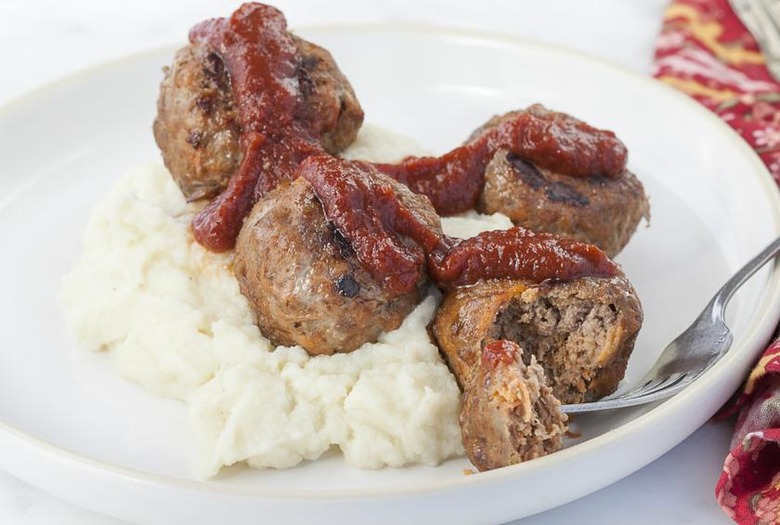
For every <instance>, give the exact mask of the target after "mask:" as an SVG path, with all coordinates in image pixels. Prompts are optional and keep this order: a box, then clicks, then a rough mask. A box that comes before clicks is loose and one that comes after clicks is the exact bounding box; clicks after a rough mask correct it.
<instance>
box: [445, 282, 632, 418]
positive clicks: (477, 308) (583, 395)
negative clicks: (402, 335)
mask: <svg viewBox="0 0 780 525" xmlns="http://www.w3.org/2000/svg"><path fill="white" fill-rule="evenodd" d="M641 325H642V307H641V304H640V302H639V299H638V297H637V295H636V292H635V291H634V289H633V287H632V286H631V284H630V283H629V282H628V280H627V279H626V278H625V277H624V276H622V275H618V276H615V277H609V278H604V277H583V278H580V279H575V280H571V281H552V280H548V281H544V282H542V283H533V282H529V281H524V280H506V279H502V280H490V281H482V282H480V283H477V284H475V285H472V286H464V287H460V288H456V289H454V290H453V291H451V292H449V293H447V294H446V295H445V297H444V300H443V302H442V305H441V307H440V308H439V311H438V313H437V315H436V319H435V321H434V324H433V333H434V335H435V337H436V340H437V341H438V344H439V348H441V350H442V352H443V353H444V355H445V356H446V358H447V361H448V363H449V366H450V368H451V369H452V371H453V373H454V374H455V377H456V378H457V379H458V382H459V383H460V385H461V387H464V385H467V384H468V383H469V382H470V380H471V379H470V378H471V375H472V374H473V373H474V371H475V370H476V367H477V365H478V363H479V359H480V354H481V349H482V345H483V343H484V342H485V341H492V340H508V341H512V342H514V343H517V344H518V345H519V346H520V347H521V348H522V349H523V356H524V357H523V359H524V361H525V364H526V365H529V364H530V358H531V356H534V357H535V358H536V360H537V361H538V362H539V364H540V365H541V367H542V368H543V369H544V372H545V381H546V383H547V384H548V385H549V386H550V388H551V389H552V392H553V395H555V397H557V398H558V399H559V400H560V401H561V402H563V403H582V402H586V401H594V400H596V399H599V398H601V397H603V396H606V395H608V394H610V393H612V392H613V391H614V390H615V389H616V388H617V385H618V383H619V382H620V380H621V379H622V378H623V374H624V373H625V370H626V365H627V364H628V358H629V356H630V355H631V351H632V350H633V348H634V343H635V341H636V337H637V334H638V332H639V328H640V327H641Z"/></svg>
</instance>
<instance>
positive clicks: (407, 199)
mask: <svg viewBox="0 0 780 525" xmlns="http://www.w3.org/2000/svg"><path fill="white" fill-rule="evenodd" d="M376 176H378V177H379V176H380V175H376ZM388 184H392V186H393V188H394V191H395V192H396V193H397V194H398V195H399V197H400V199H401V200H402V201H403V202H404V204H406V205H407V206H411V207H414V208H415V209H416V210H418V212H419V213H421V214H424V215H425V216H426V217H427V218H428V220H429V221H430V222H431V223H432V224H433V225H436V227H439V226H438V225H439V219H438V217H437V216H436V214H435V212H434V211H433V208H432V207H431V205H430V203H429V202H428V200H427V199H426V198H425V197H422V196H419V195H416V194H413V193H412V192H411V191H410V190H408V189H407V188H406V187H405V186H403V185H401V184H400V183H397V182H395V181H391V180H389V179H388ZM233 269H234V272H235V274H236V277H237V278H238V282H239V285H240V288H241V292H242V293H243V294H244V295H245V296H246V297H247V299H248V300H249V303H250V305H251V306H252V309H253V311H254V313H255V317H256V321H257V324H258V326H259V327H260V330H261V331H262V332H263V334H264V335H265V336H266V337H268V338H269V339H271V341H272V342H274V343H275V344H280V345H295V344H297V345H300V346H302V347H303V348H305V349H306V350H307V351H308V352H309V353H310V354H332V353H334V352H349V351H351V350H354V349H356V348H358V347H359V346H360V345H362V344H363V343H366V342H373V341H375V340H376V338H377V336H378V335H379V334H380V333H381V332H382V331H389V330H393V329H395V328H398V327H399V326H400V325H401V322H402V321H403V319H404V318H405V317H406V316H407V315H408V314H409V313H410V312H411V311H412V310H413V309H414V307H415V306H416V305H417V303H418V302H419V301H420V299H421V297H422V294H423V292H424V290H425V289H426V287H427V285H428V280H427V277H426V276H425V272H424V271H422V273H421V275H422V277H421V278H420V280H419V281H418V283H417V286H416V287H415V288H414V290H413V291H412V292H411V293H407V294H403V295H400V296H396V297H392V298H391V297H389V296H388V294H387V293H385V292H384V291H383V290H382V288H381V286H380V284H379V283H377V282H376V281H375V280H374V279H373V277H372V276H371V274H370V273H369V272H368V271H367V270H366V269H365V268H364V267H363V265H362V264H361V263H360V262H359V261H358V259H357V257H356V256H355V254H354V252H353V251H352V249H351V247H350V246H349V244H348V243H347V241H346V240H345V239H344V238H343V237H342V236H341V234H339V233H338V231H337V230H336V229H335V228H334V227H333V225H332V223H330V222H329V221H328V220H327V219H326V218H325V215H324V213H323V209H322V205H321V204H320V202H319V200H317V197H316V196H315V194H314V190H313V189H312V187H311V185H310V184H309V183H308V182H307V181H306V180H305V179H303V178H299V179H297V180H295V181H294V182H293V183H291V184H289V185H286V186H280V187H278V188H277V189H276V190H274V191H272V192H271V193H269V194H268V195H267V196H266V197H265V198H263V199H261V200H260V201H259V202H258V203H257V204H256V205H255V207H254V209H253V210H252V213H251V214H250V215H249V217H248V218H247V220H246V222H245V223H244V226H243V228H242V229H241V233H240V234H239V237H238V241H237V243H236V257H235V261H234V265H233Z"/></svg>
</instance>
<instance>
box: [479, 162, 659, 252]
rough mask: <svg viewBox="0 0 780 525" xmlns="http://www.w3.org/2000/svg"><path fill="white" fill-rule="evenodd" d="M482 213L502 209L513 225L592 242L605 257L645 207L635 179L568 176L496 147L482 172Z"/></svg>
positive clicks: (642, 215)
mask: <svg viewBox="0 0 780 525" xmlns="http://www.w3.org/2000/svg"><path fill="white" fill-rule="evenodd" d="M478 209H479V211H480V212H482V213H496V212H499V213H503V214H504V215H506V216H508V217H509V218H510V219H511V220H512V222H513V223H514V224H515V225H517V226H523V227H524V228H528V229H530V230H534V231H539V232H549V233H554V234H557V235H560V236H561V237H564V238H568V239H573V240H577V241H581V242H586V243H589V244H595V245H596V246H598V247H599V248H601V249H602V250H604V252H606V254H607V255H609V256H610V257H613V256H615V255H616V254H617V253H618V252H620V250H622V249H623V247H624V246H625V245H626V244H627V243H628V241H629V240H630V239H631V236H632V235H633V233H634V231H635V230H636V228H637V226H638V225H639V222H640V221H641V220H642V218H645V219H649V215H650V209H649V205H648V202H647V197H646V196H645V192H644V188H643V187H642V184H641V183H640V182H639V179H637V178H636V176H635V175H634V174H633V173H631V172H630V171H626V172H625V173H624V174H623V175H622V176H620V177H617V178H614V177H600V176H593V177H568V176H566V175H561V174H560V173H554V172H552V171H550V170H546V169H542V168H538V167H537V166H535V165H533V164H531V163H530V162H528V161H526V160H524V159H522V158H519V157H517V156H515V155H513V154H511V153H509V152H508V151H506V150H499V151H498V152H496V154H495V155H494V156H493V159H492V160H491V161H490V163H488V166H487V168H486V170H485V186H484V189H483V191H482V195H481V197H480V200H479V204H478Z"/></svg>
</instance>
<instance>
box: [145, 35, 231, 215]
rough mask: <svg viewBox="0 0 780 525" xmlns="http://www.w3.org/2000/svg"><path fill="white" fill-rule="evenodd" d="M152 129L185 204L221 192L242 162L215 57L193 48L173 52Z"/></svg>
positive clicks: (224, 77) (199, 47) (225, 81)
mask: <svg viewBox="0 0 780 525" xmlns="http://www.w3.org/2000/svg"><path fill="white" fill-rule="evenodd" d="M152 129H153V131H154V138H155V141H156V142H157V145H158V146H159V148H160V151H161V152H162V157H163V161H164V162H165V166H166V167H167V168H168V171H170V172H171V175H172V176H173V179H174V180H175V181H176V183H177V184H178V185H179V188H181V191H182V193H183V194H184V196H185V197H186V198H187V200H190V201H193V200H197V199H200V198H204V197H205V198H208V197H213V196H215V195H216V194H218V193H219V192H220V191H222V190H223V189H224V187H225V186H226V185H227V181H228V179H229V178H230V176H231V175H232V174H233V172H234V171H235V170H236V168H237V167H238V164H239V162H240V161H241V151H240V148H239V143H238V139H239V136H240V134H241V125H240V123H239V119H238V113H237V111H236V108H235V107H234V105H233V95H232V93H231V91H230V79H229V78H228V75H227V72H226V71H225V67H224V64H223V63H222V59H221V58H220V57H219V55H217V54H216V53H213V52H211V51H209V50H208V49H207V48H206V46H203V45H196V44H192V45H189V46H186V47H184V48H182V49H180V50H179V51H178V52H177V53H176V56H175V57H174V60H173V64H172V65H171V66H170V67H168V68H166V69H165V78H164V79H163V81H162V83H161V84H160V94H159V98H158V99H157V117H156V118H155V120H154V124H153V126H152Z"/></svg>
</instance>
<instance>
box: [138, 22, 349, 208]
mask: <svg viewBox="0 0 780 525" xmlns="http://www.w3.org/2000/svg"><path fill="white" fill-rule="evenodd" d="M293 39H294V40H295V43H296V45H297V46H298V50H299V52H300V54H301V62H300V67H299V68H298V71H297V75H296V79H297V80H298V82H299V83H300V88H301V95H302V101H301V103H300V105H299V107H298V111H297V117H298V119H299V120H300V122H301V123H302V124H303V126H304V128H306V129H308V130H309V132H310V133H311V134H312V136H313V137H315V138H317V139H319V140H320V141H321V143H322V146H323V147H324V148H325V150H326V151H328V152H329V153H334V154H335V153H338V152H339V151H341V150H343V149H344V148H346V147H347V146H348V145H349V144H351V143H352V141H353V140H354V139H355V137H356V136H357V132H358V130H359V129H360V126H361V125H362V123H363V110H362V108H361V107H360V104H359V102H358V100H357V98H356V97H355V93H354V92H353V90H352V87H351V86H350V84H349V82H348V81H347V79H346V77H345V76H344V75H343V74H342V73H341V71H340V70H339V69H338V66H337V65H336V63H335V62H334V61H333V58H332V57H331V55H330V53H328V52H327V51H326V50H324V49H322V48H321V47H319V46H316V45H314V44H312V43H310V42H307V41H305V40H303V39H301V38H298V37H294V36H293ZM153 130H154V137H155V140H156V141H157V145H158V146H159V148H160V150H161V151H162V156H163V161H164V162H165V165H166V166H167V167H168V170H169V171H170V172H171V175H172V176H173V178H174V179H175V180H176V182H177V184H178V185H179V187H180V188H181V190H182V193H183V194H184V195H185V197H187V199H188V200H196V199H200V198H204V197H205V198H210V197H213V196H215V195H217V194H218V193H220V192H221V191H222V190H224V188H225V187H226V185H227V182H228V180H229V179H230V176H231V175H232V174H233V173H234V172H235V170H236V169H237V167H238V165H239V163H240V161H241V156H242V153H241V148H240V143H239V137H240V136H241V123H240V120H239V116H238V112H237V111H236V108H235V107H234V103H233V95H232V92H231V86H230V78H229V75H228V72H227V70H226V69H225V66H224V64H223V62H222V59H221V58H220V56H219V55H218V54H217V53H215V52H213V51H211V50H209V49H208V48H207V46H205V45H203V44H190V45H188V46H186V47H184V48H183V49H181V50H179V51H178V52H177V53H176V57H175V58H174V61H173V64H172V65H171V66H170V67H169V68H166V70H165V78H164V79H163V81H162V83H161V84H160V95H159V98H158V101H157V118H156V119H155V121H154V125H153Z"/></svg>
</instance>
